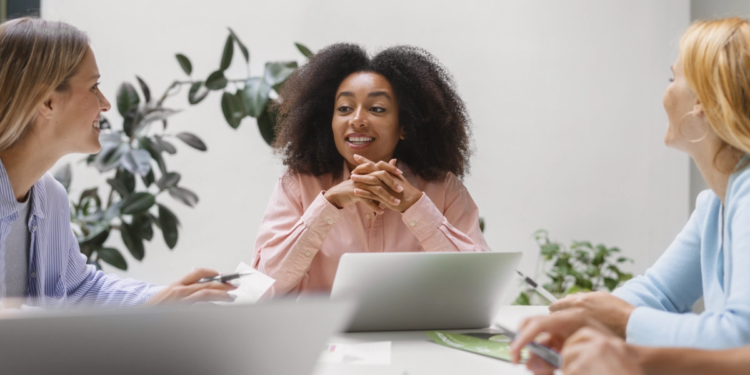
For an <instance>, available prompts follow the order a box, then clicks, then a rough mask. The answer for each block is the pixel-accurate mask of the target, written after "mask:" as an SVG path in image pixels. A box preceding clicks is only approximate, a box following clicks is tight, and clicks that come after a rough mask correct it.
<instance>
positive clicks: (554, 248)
mask: <svg viewBox="0 0 750 375" xmlns="http://www.w3.org/2000/svg"><path fill="white" fill-rule="evenodd" d="M540 250H541V253H542V255H557V253H558V252H559V251H560V245H559V244H557V243H554V242H551V243H548V244H544V245H542V246H540Z"/></svg>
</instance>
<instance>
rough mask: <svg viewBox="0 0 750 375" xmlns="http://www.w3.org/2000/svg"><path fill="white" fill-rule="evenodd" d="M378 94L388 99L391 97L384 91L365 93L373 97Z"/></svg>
mask: <svg viewBox="0 0 750 375" xmlns="http://www.w3.org/2000/svg"><path fill="white" fill-rule="evenodd" d="M378 96H385V97H386V98H388V99H390V98H391V96H390V95H388V93H387V92H385V91H373V92H371V93H369V94H367V97H368V98H375V97H378Z"/></svg>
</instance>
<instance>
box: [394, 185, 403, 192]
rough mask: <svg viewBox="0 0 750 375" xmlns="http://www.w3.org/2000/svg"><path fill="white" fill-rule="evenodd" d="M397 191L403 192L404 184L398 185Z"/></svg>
mask: <svg viewBox="0 0 750 375" xmlns="http://www.w3.org/2000/svg"><path fill="white" fill-rule="evenodd" d="M396 191H397V192H399V193H400V192H402V191H404V188H403V186H401V185H396Z"/></svg>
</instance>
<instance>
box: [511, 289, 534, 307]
mask: <svg viewBox="0 0 750 375" xmlns="http://www.w3.org/2000/svg"><path fill="white" fill-rule="evenodd" d="M513 304H514V305H521V306H529V305H531V301H530V300H529V296H528V295H526V293H524V292H521V293H519V294H518V297H517V298H516V300H515V302H513Z"/></svg>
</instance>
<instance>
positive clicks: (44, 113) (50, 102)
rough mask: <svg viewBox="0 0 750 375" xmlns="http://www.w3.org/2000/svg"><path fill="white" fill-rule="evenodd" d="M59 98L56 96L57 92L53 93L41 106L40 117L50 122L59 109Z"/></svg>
mask: <svg viewBox="0 0 750 375" xmlns="http://www.w3.org/2000/svg"><path fill="white" fill-rule="evenodd" d="M57 103H58V98H57V97H56V96H55V92H54V91H53V92H52V93H51V94H49V96H47V97H46V98H45V99H44V101H43V102H42V104H40V105H39V116H41V117H43V118H45V119H47V120H49V119H51V118H52V115H53V114H54V112H55V109H56V108H57Z"/></svg>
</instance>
